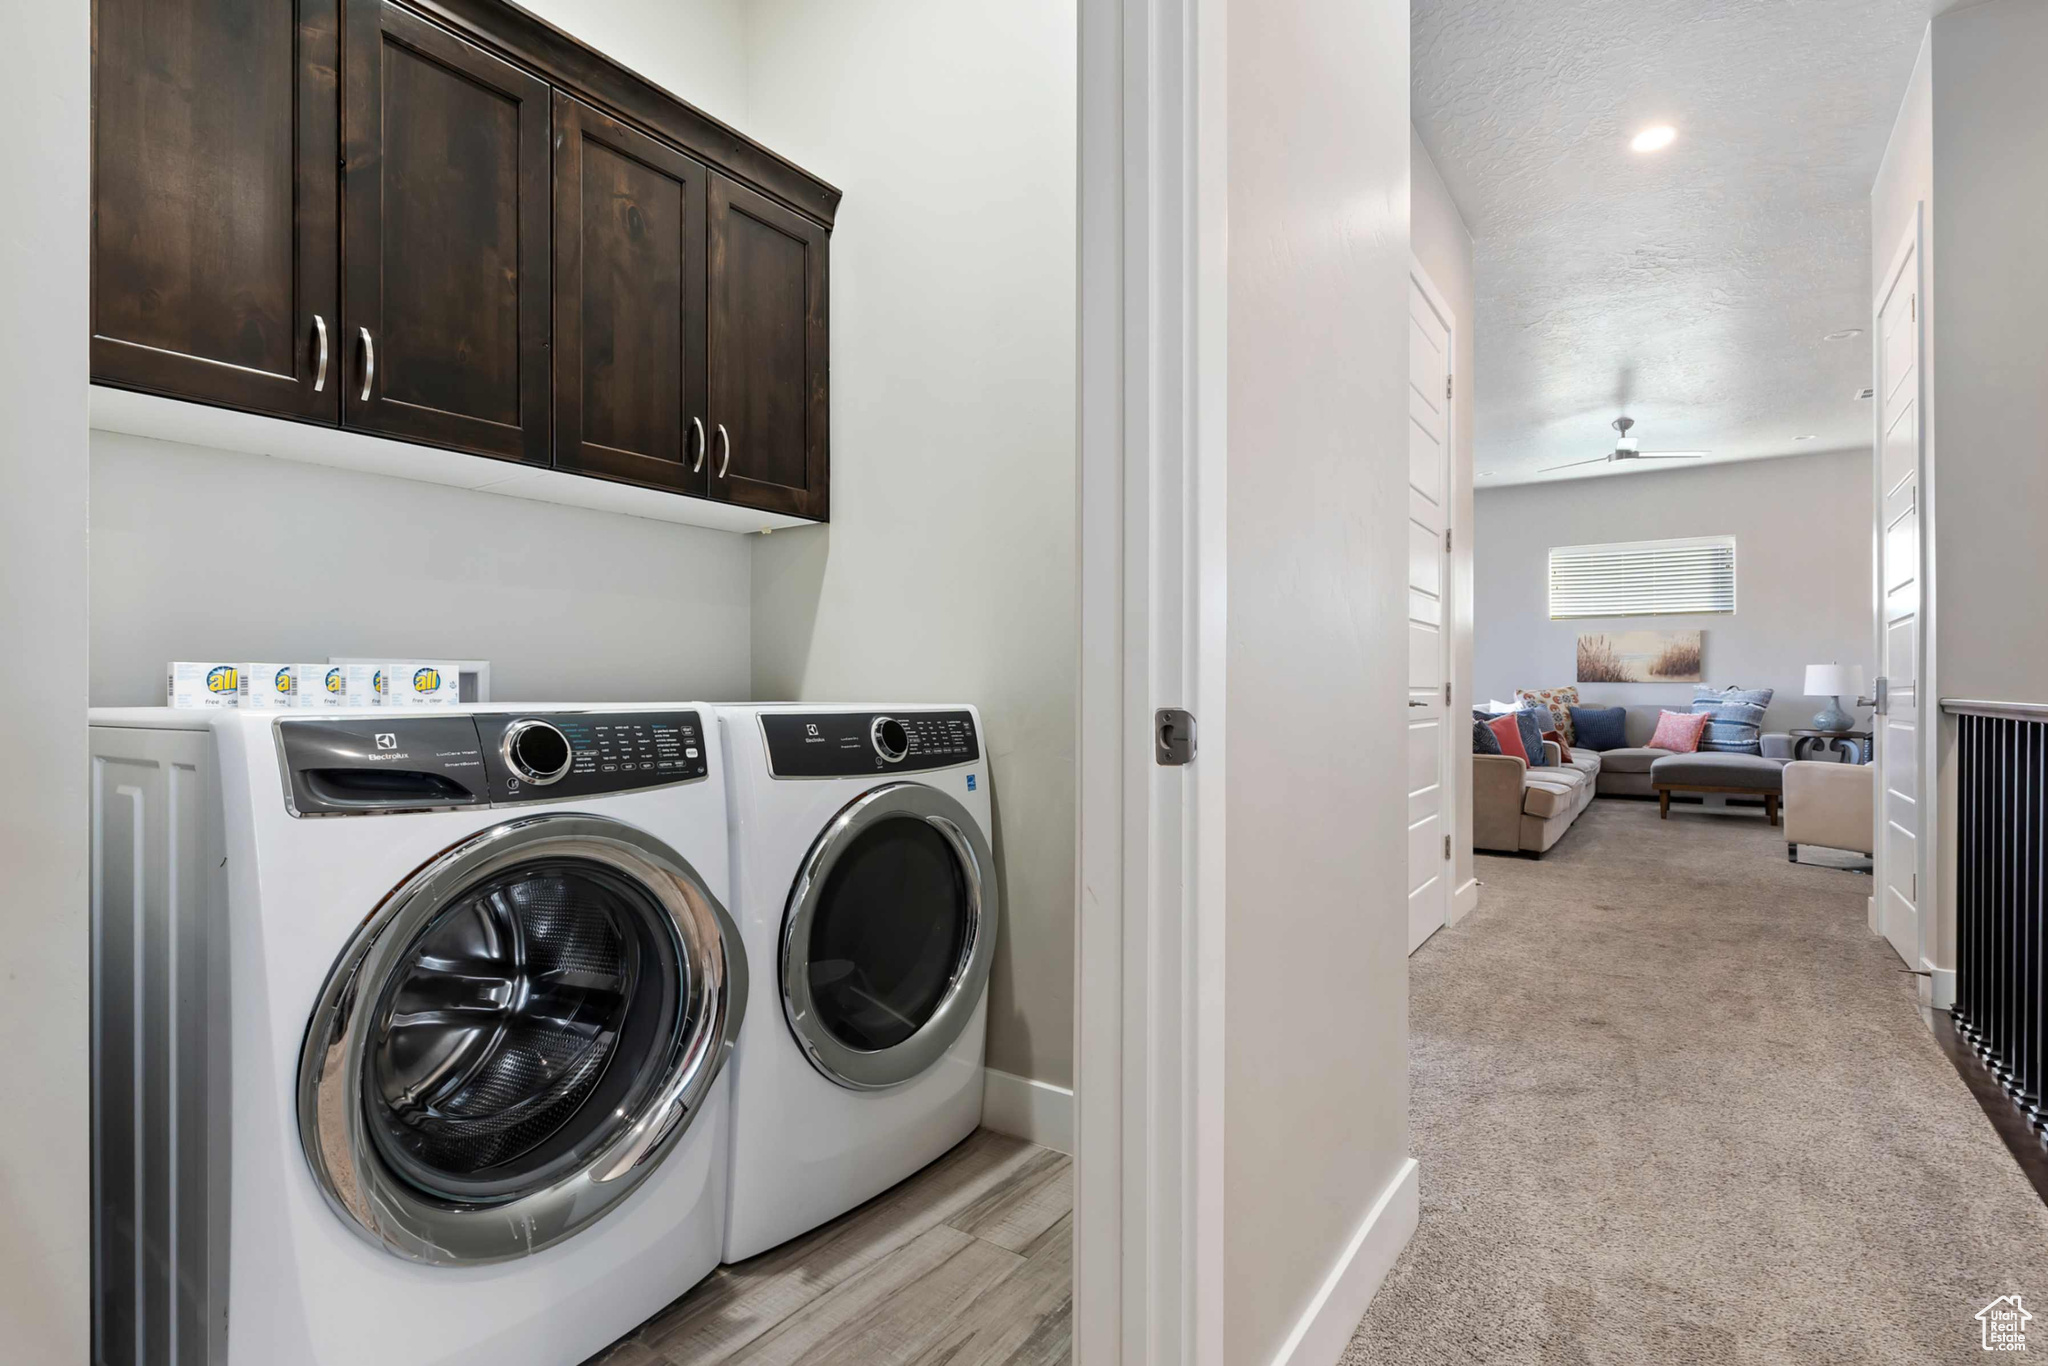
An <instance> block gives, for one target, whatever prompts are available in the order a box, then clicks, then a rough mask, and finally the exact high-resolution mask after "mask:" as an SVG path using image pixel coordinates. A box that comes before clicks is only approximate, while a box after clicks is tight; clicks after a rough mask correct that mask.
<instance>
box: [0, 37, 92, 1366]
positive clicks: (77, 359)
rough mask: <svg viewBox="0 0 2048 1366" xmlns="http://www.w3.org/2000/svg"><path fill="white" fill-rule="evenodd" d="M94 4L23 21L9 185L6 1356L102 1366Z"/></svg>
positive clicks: (3, 494) (0, 605)
mask: <svg viewBox="0 0 2048 1366" xmlns="http://www.w3.org/2000/svg"><path fill="white" fill-rule="evenodd" d="M90 21H91V7H90V6H87V5H25V6H23V5H18V6H13V7H10V10H9V14H8V26H7V44H8V57H9V61H8V74H7V81H6V84H5V94H4V96H0V99H4V101H5V109H6V113H7V127H8V130H9V135H8V137H7V138H6V139H5V141H4V142H0V183H5V184H8V185H12V186H15V187H16V192H14V193H12V194H10V195H9V197H8V205H7V211H6V212H5V213H4V214H0V301H4V306H0V415H4V416H0V647H4V648H5V650H6V655H7V666H6V668H5V669H0V748H4V750H5V753H6V755H7V786H6V791H5V795H0V870H4V872H0V879H4V886H5V892H4V894H0V938H4V940H5V942H6V944H7V954H6V957H5V959H4V961H0V1039H5V1040H6V1041H7V1044H6V1047H5V1048H4V1049H0V1096H4V1097H5V1098H6V1100H5V1103H4V1104H0V1339H4V1342H5V1346H4V1347H0V1356H4V1357H6V1358H7V1359H8V1360H9V1361H20V1362H37V1363H40V1362H59V1363H71V1362H83V1361H84V1360H85V1359H86V1352H87V1341H88V1338H89V1327H88V1323H89V1321H88V1318H87V1294H88V1292H89V1290H90V1288H91V1280H92V1277H91V1270H90V1266H89V1262H88V1252H87V1249H88V1244H87V1239H88V1234H89V1228H88V1220H87V1213H88V1201H89V1197H90V1190H89V1183H90V1173H89V1169H88V1162H87V1158H88V1154H89V1152H90V1133H89V1129H88V1122H89V1108H88V1107H89V1099H88V1093H87V1083H88V1081H89V1079H90V1077H91V1075H92V1069H91V1067H90V1065H89V1052H88V1045H87V1040H88V1036H89V1034H88V1031H89V1027H90V1026H89V1021H88V1017H87V1013H86V1011H87V980H88V978H87V962H88V937H89V930H88V925H87V919H86V745H85V739H86V737H85V705H86V690H85V676H84V673H83V671H82V669H81V668H80V662H81V661H82V660H83V658H84V656H85V649H86V629H85V611H86V604H85V592H86V584H85V576H86V552H85V510H86V458H85V443H86V435H85V390H86V373H87V369H86V366H87V362H86V328H87V320H86V232H85V225H86V221H87V213H88V205H87V200H86V167H87V149H86V132H87V99H88V82H89V79H90V75H89V68H88V65H87V60H88V53H89V49H90V42H91V35H90Z"/></svg>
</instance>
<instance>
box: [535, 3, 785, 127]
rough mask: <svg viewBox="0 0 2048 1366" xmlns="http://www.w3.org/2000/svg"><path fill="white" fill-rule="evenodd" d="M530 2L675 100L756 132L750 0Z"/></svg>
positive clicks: (543, 14) (557, 24) (553, 21)
mask: <svg viewBox="0 0 2048 1366" xmlns="http://www.w3.org/2000/svg"><path fill="white" fill-rule="evenodd" d="M523 3H524V4H525V7H526V8H527V9H529V10H532V11H533V12H534V13H535V14H538V15H539V16H540V17H541V18H543V19H545V20H547V21H548V22H549V23H551V24H553V25H554V26H555V27H557V28H559V29H561V30H563V31H564V32H566V33H569V34H572V35H574V36H575V37H576V38H577V39H579V40H580V41H582V42H585V43H588V44H589V45H590V46H592V47H594V48H596V49H597V50H598V51H599V52H602V53H604V54H605V56H607V57H610V58H611V59H612V60H613V61H615V62H618V63H619V64H620V65H622V66H626V67H630V68H631V69H632V70H634V71H636V72H638V73H639V74H640V75H642V76H645V77H646V78H647V79H648V80H650V81H653V82H654V83H655V84H656V85H658V86H660V87H662V88H663V89H664V90H667V91H668V92H669V93H670V94H672V95H675V96H677V97H678V98H680V99H683V100H686V101H688V102H689V103H691V104H693V105H695V106H697V108H699V109H701V110H703V111H704V112H705V113H707V114H709V115H711V116H712V117H713V118H716V119H722V120H723V121H725V122H726V123H729V124H731V125H732V126H733V127H735V128H737V129H739V130H740V131H741V132H743V133H749V132H751V131H752V130H751V129H749V128H748V127H747V61H746V11H747V9H748V8H749V4H748V0H523ZM758 140H759V139H757V141H758ZM769 145H770V146H773V145H774V144H772V143H771V144H769ZM776 150H777V151H781V150H782V149H781V148H776Z"/></svg>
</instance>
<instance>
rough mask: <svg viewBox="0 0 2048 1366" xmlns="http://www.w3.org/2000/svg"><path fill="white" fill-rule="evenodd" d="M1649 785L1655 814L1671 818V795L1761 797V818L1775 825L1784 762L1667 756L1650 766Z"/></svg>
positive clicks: (1741, 756) (1705, 755)
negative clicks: (1654, 792)
mask: <svg viewBox="0 0 2048 1366" xmlns="http://www.w3.org/2000/svg"><path fill="white" fill-rule="evenodd" d="M1650 785H1651V786H1652V787H1654V788H1656V789H1657V814H1658V815H1659V816H1661V817H1663V818H1665V819H1669V818H1670V816H1671V794H1672V793H1673V792H1725V793H1732V794H1734V795H1736V796H1740V797H1762V798H1763V799H1764V815H1765V817H1766V818H1768V819H1769V821H1770V823H1771V824H1772V825H1776V824H1777V823H1778V796H1779V794H1780V793H1782V792H1783V791H1784V790H1785V761H1784V760H1783V759H1766V758H1764V757H1763V756H1762V755H1759V754H1718V753H1715V752H1713V751H1703V752H1701V753H1699V754H1667V755H1665V756H1664V757H1663V758H1661V759H1659V760H1657V761H1656V762H1655V763H1653V764H1651V765H1650Z"/></svg>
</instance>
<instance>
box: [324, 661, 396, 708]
mask: <svg viewBox="0 0 2048 1366" xmlns="http://www.w3.org/2000/svg"><path fill="white" fill-rule="evenodd" d="M384 667H385V666H384V665H382V664H336V665H333V666H331V668H330V678H331V676H332V674H334V673H339V674H340V675H341V677H340V679H339V680H338V686H331V685H330V686H327V687H326V694H327V705H328V706H331V707H381V706H383V705H384V689H385V682H386V678H385V673H384Z"/></svg>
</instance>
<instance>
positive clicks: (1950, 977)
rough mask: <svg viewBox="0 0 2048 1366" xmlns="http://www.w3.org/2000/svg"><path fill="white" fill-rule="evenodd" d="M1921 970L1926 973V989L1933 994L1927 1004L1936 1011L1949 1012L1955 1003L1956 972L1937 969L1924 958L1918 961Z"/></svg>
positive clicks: (1949, 969) (1948, 969) (1950, 969)
mask: <svg viewBox="0 0 2048 1366" xmlns="http://www.w3.org/2000/svg"><path fill="white" fill-rule="evenodd" d="M1920 966H1921V968H1922V969H1923V970H1924V971H1925V972H1926V973H1927V988H1928V990H1929V991H1930V992H1931V993H1932V994H1933V999H1932V1000H1930V1001H1929V1002H1928V1004H1929V1005H1930V1006H1932V1007H1934V1009H1936V1010H1949V1009H1951V1008H1953V1007H1954V1005H1955V1003H1956V970H1955V969H1954V968H1938V967H1936V966H1934V964H1932V963H1930V962H1928V961H1927V960H1926V959H1925V958H1923V959H1921V960H1920Z"/></svg>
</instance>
